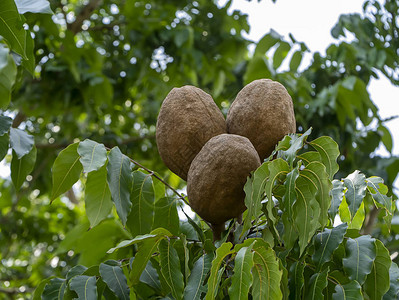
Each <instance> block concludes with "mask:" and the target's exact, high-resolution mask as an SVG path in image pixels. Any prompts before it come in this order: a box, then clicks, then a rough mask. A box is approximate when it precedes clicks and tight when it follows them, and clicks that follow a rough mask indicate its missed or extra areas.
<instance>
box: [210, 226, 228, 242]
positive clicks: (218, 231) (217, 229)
mask: <svg viewBox="0 0 399 300" xmlns="http://www.w3.org/2000/svg"><path fill="white" fill-rule="evenodd" d="M211 228H212V233H213V241H214V242H216V241H218V240H220V239H221V238H222V232H223V231H224V230H225V227H224V223H222V224H211Z"/></svg>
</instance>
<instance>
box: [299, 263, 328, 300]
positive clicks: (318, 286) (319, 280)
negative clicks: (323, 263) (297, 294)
mask: <svg viewBox="0 0 399 300" xmlns="http://www.w3.org/2000/svg"><path fill="white" fill-rule="evenodd" d="M328 272H329V268H326V269H325V270H324V271H323V272H321V273H316V274H313V275H312V277H310V280H309V284H310V287H309V289H308V292H307V295H306V296H305V299H311V300H318V299H323V298H324V296H323V290H324V289H325V288H326V287H327V275H328Z"/></svg>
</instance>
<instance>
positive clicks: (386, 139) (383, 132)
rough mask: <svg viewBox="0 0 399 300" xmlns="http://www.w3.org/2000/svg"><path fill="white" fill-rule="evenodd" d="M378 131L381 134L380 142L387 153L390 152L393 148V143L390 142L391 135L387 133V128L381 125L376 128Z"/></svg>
mask: <svg viewBox="0 0 399 300" xmlns="http://www.w3.org/2000/svg"><path fill="white" fill-rule="evenodd" d="M378 131H379V132H380V134H381V141H382V143H383V144H384V146H385V148H386V149H387V150H388V152H390V153H391V152H392V147H393V141H392V135H391V132H390V131H389V129H388V128H386V127H385V126H383V125H381V126H379V127H378Z"/></svg>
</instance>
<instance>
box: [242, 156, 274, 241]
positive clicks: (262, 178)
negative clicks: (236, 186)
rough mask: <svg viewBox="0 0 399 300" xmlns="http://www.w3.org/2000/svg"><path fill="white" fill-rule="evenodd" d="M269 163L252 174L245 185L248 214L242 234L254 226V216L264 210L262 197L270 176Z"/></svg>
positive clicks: (256, 216)
mask: <svg viewBox="0 0 399 300" xmlns="http://www.w3.org/2000/svg"><path fill="white" fill-rule="evenodd" d="M269 163H270V162H265V163H263V164H262V165H261V166H260V167H259V168H257V169H256V170H255V171H254V172H253V174H252V176H250V177H248V179H247V182H246V183H245V186H244V191H245V200H244V201H245V206H246V207H247V215H246V217H245V220H244V224H243V228H242V233H241V236H242V235H243V234H244V233H245V232H246V231H247V230H249V228H250V227H251V226H252V218H253V217H255V218H258V216H259V215H260V213H261V210H262V203H261V201H262V199H263V197H264V193H265V185H266V181H267V180H268V176H269V168H268V167H269Z"/></svg>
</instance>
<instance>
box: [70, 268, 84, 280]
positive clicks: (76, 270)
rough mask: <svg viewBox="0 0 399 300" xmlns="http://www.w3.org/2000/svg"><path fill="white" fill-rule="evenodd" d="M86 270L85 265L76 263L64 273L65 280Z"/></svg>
mask: <svg viewBox="0 0 399 300" xmlns="http://www.w3.org/2000/svg"><path fill="white" fill-rule="evenodd" d="M86 270H87V268H86V267H85V266H82V265H76V266H74V267H72V268H71V269H70V270H69V271H68V273H67V275H66V280H70V279H71V278H73V277H75V276H77V275H82V274H83V273H84V272H85V271H86ZM85 275H87V274H85Z"/></svg>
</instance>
